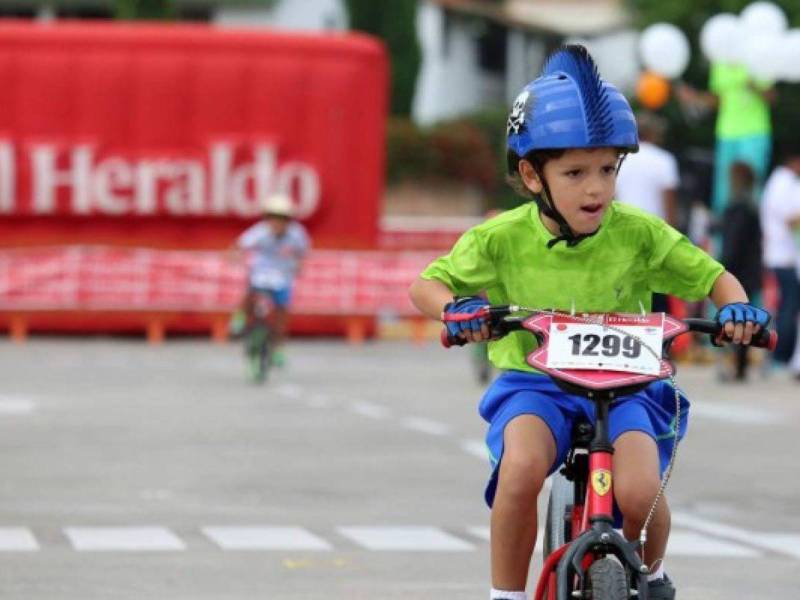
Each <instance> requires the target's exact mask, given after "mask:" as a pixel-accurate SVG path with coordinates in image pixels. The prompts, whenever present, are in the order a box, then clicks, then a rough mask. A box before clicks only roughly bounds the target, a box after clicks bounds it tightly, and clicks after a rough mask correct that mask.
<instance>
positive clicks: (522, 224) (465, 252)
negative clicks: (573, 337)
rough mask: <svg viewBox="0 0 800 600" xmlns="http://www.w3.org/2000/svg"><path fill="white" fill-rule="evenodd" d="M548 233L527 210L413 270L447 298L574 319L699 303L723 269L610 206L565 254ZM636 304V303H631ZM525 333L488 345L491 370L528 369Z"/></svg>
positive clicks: (636, 213) (473, 232)
mask: <svg viewBox="0 0 800 600" xmlns="http://www.w3.org/2000/svg"><path fill="white" fill-rule="evenodd" d="M554 237H555V236H554V235H553V234H551V233H550V232H549V231H548V230H547V229H546V228H545V226H544V223H542V221H541V219H540V218H539V212H538V208H537V207H536V205H535V204H534V203H529V204H525V205H523V206H520V207H518V208H516V209H514V210H510V211H508V212H505V213H503V214H501V215H499V216H497V217H495V218H493V219H490V220H488V221H486V222H485V223H482V224H480V225H478V226H476V227H473V228H472V229H470V230H469V231H467V232H466V233H464V235H463V236H461V238H460V239H459V240H458V241H457V242H456V244H455V246H453V248H452V250H451V251H450V253H449V254H447V255H446V256H442V257H440V258H437V259H436V260H434V261H433V262H432V263H431V264H430V265H428V267H427V268H426V269H425V270H424V271H423V272H422V277H423V278H425V279H436V280H439V281H441V282H442V283H444V284H445V285H446V286H447V287H448V288H449V289H450V290H451V291H452V292H453V294H454V295H458V296H467V295H474V294H478V293H480V292H485V293H486V294H487V297H488V299H489V302H491V303H492V304H517V305H520V306H526V307H531V308H537V309H555V310H562V311H570V310H571V309H572V308H573V306H574V308H575V310H576V311H579V312H615V311H616V312H640V311H641V309H642V306H644V307H645V309H647V310H649V309H650V301H651V297H652V293H653V292H661V293H664V294H672V295H675V296H679V297H681V298H685V299H687V300H699V299H701V298H704V297H705V296H707V295H708V294H709V292H710V291H711V288H712V286H713V285H714V282H715V281H716V279H717V277H719V276H720V274H722V273H723V271H724V268H723V267H722V265H720V264H719V263H718V262H717V261H715V260H714V259H713V258H711V257H710V256H709V255H708V254H706V253H705V252H703V251H702V250H701V249H700V248H698V247H697V246H695V245H694V244H692V243H691V242H690V241H689V240H688V239H687V238H686V237H684V236H683V235H681V234H680V233H679V232H677V231H676V230H674V229H673V228H671V227H670V226H669V225H667V224H666V223H665V222H664V221H662V220H661V219H659V218H657V217H654V216H652V215H649V214H647V213H645V212H643V211H641V210H639V209H637V208H635V207H633V206H629V205H626V204H621V203H619V202H612V203H611V206H610V207H609V209H608V210H607V211H606V214H605V215H604V216H603V221H602V225H601V227H600V231H599V232H598V233H597V234H596V235H594V236H592V237H590V238H587V239H585V240H583V241H582V242H580V243H579V244H578V245H577V246H575V247H573V248H568V247H567V246H566V244H564V243H563V242H559V243H558V244H556V245H555V246H554V247H553V248H552V249H548V248H547V242H548V241H549V240H551V239H553V238H554ZM640 303H641V304H640ZM535 344H536V342H535V338H534V336H533V335H532V334H531V333H530V332H527V331H518V332H514V333H512V334H510V335H508V336H506V337H505V338H503V339H501V340H497V341H494V342H491V343H490V344H489V358H490V359H491V361H492V363H493V364H494V365H495V366H496V367H498V368H500V369H516V370H522V371H533V369H532V368H531V367H530V366H528V364H527V363H526V362H525V356H526V355H527V354H528V353H529V352H530V351H531V350H533V349H534V348H535Z"/></svg>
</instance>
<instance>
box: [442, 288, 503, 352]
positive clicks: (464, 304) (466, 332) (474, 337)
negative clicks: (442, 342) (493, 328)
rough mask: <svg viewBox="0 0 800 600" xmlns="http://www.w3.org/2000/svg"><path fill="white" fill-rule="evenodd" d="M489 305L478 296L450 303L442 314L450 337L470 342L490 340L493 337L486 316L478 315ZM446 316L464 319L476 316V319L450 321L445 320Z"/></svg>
mask: <svg viewBox="0 0 800 600" xmlns="http://www.w3.org/2000/svg"><path fill="white" fill-rule="evenodd" d="M487 305H488V302H486V300H485V299H484V298H480V297H478V296H468V297H466V298H458V299H457V300H455V301H454V302H448V303H447V304H446V305H445V307H444V312H443V314H442V317H443V319H442V320H443V321H444V324H445V326H446V327H447V333H448V335H450V337H459V338H461V339H465V340H467V341H468V342H482V341H484V340H488V339H489V338H490V337H491V333H490V331H489V324H488V322H487V321H486V317H485V316H483V315H480V316H479V315H478V314H477V313H478V312H479V311H480V310H481V309H482V308H483V307H484V306H487ZM446 315H461V316H464V317H468V316H469V315H475V317H474V318H464V320H461V321H448V320H445V319H444V317H445V316H446Z"/></svg>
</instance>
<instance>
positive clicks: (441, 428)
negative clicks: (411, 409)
mask: <svg viewBox="0 0 800 600" xmlns="http://www.w3.org/2000/svg"><path fill="white" fill-rule="evenodd" d="M400 423H401V425H402V426H403V427H405V428H407V429H413V430H414V431H419V432H421V433H428V434H430V435H447V434H448V433H450V427H449V426H448V425H446V424H445V423H440V422H439V421H434V420H432V419H425V418H423V417H407V418H405V419H403V420H402V421H401V422H400Z"/></svg>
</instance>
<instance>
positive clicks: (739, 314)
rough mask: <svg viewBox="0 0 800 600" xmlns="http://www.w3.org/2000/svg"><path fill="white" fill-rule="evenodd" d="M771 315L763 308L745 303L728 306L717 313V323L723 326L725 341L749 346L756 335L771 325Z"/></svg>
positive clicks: (734, 303)
mask: <svg viewBox="0 0 800 600" xmlns="http://www.w3.org/2000/svg"><path fill="white" fill-rule="evenodd" d="M769 320H770V315H769V313H768V312H767V311H765V310H764V309H763V308H758V307H757V306H753V305H752V304H747V303H745V302H733V303H731V304H726V305H725V306H723V307H722V308H720V309H719V312H718V313H717V323H719V324H720V325H722V327H723V333H724V340H723V341H732V342H733V343H734V344H743V345H745V346H746V345H748V344H749V343H750V339H751V338H752V337H753V334H754V333H757V332H758V331H760V330H761V329H763V328H764V327H766V326H767V325H768V324H769Z"/></svg>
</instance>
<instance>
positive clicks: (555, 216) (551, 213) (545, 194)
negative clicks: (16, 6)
mask: <svg viewBox="0 0 800 600" xmlns="http://www.w3.org/2000/svg"><path fill="white" fill-rule="evenodd" d="M536 174H537V175H538V176H539V180H540V181H541V182H542V191H541V193H540V194H539V195H537V196H536V205H537V206H538V207H539V211H540V212H541V213H542V214H543V215H544V216H546V217H549V218H550V219H552V220H553V221H555V222H556V224H557V225H558V231H559V233H560V235H559V236H558V237H555V238H553V239H552V240H550V241H549V242H547V248H548V249H551V248H553V246H555V245H556V244H558V242H565V243H566V244H567V247H568V248H573V247H575V246H577V245H578V244H579V243H581V242H582V241H583V240H585V239H586V238H588V237H592V236H593V235H594V234H596V233H597V232H598V231H600V228H599V227H598V228H597V229H595V230H594V231H593V232H592V233H575V232H574V231H573V230H572V227H570V226H569V223H567V220H566V219H565V218H564V215H562V214H561V213H560V212H559V211H558V209H557V208H556V204H555V202H553V199H552V198H553V196H552V194H551V193H550V188H549V186H548V185H547V181H546V180H545V178H544V173H542V172H541V171H540V170H539V169H538V168H536Z"/></svg>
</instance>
